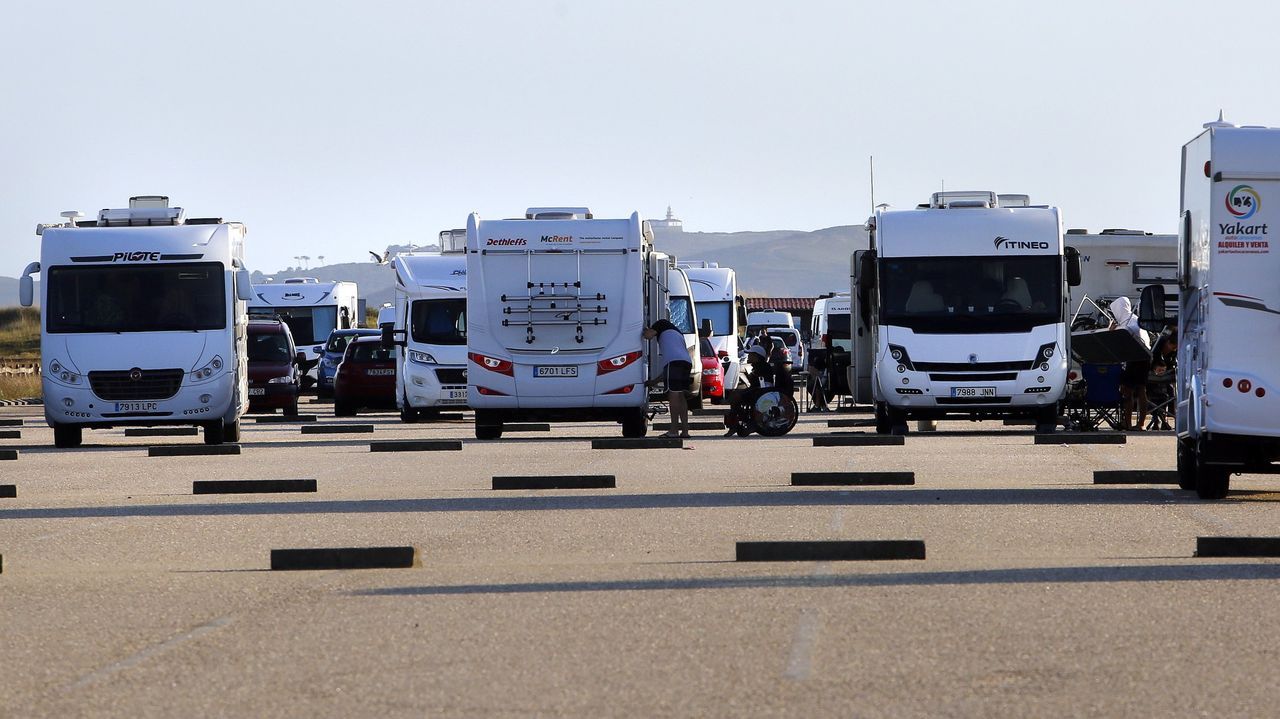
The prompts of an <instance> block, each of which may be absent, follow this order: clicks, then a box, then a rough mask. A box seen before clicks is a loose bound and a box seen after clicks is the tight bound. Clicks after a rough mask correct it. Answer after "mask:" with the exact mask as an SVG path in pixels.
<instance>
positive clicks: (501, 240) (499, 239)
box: [484, 237, 528, 247]
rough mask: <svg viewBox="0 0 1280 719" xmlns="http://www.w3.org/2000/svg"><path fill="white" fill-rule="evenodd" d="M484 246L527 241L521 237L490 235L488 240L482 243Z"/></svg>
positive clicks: (509, 245)
mask: <svg viewBox="0 0 1280 719" xmlns="http://www.w3.org/2000/svg"><path fill="white" fill-rule="evenodd" d="M484 244H485V246H486V247H494V246H506V247H511V246H520V245H526V244H528V242H526V241H525V239H524V238H523V237H490V238H489V241H488V242H486V243H484Z"/></svg>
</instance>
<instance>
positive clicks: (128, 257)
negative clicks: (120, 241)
mask: <svg viewBox="0 0 1280 719" xmlns="http://www.w3.org/2000/svg"><path fill="white" fill-rule="evenodd" d="M111 261H112V262H159V261H160V253H159V252H117V253H115V254H114V255H112V256H111Z"/></svg>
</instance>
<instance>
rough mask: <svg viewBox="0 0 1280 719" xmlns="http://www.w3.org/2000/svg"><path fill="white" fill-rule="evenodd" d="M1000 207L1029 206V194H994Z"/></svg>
mask: <svg viewBox="0 0 1280 719" xmlns="http://www.w3.org/2000/svg"><path fill="white" fill-rule="evenodd" d="M996 200H997V201H998V202H999V203H1000V206H1001V207H1030V206H1031V195H996Z"/></svg>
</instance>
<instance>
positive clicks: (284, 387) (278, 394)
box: [248, 320, 300, 416]
mask: <svg viewBox="0 0 1280 719" xmlns="http://www.w3.org/2000/svg"><path fill="white" fill-rule="evenodd" d="M248 344H249V411H250V412H273V411H275V410H277V409H279V410H283V411H284V413H285V414H286V415H289V416H293V415H296V414H298V389H299V386H300V385H299V381H298V378H299V373H298V352H297V349H296V348H295V347H294V345H293V335H292V334H291V333H290V332H289V326H288V325H286V324H285V323H283V322H280V321H279V320H250V321H249V332H248Z"/></svg>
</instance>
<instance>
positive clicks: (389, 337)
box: [379, 322, 396, 350]
mask: <svg viewBox="0 0 1280 719" xmlns="http://www.w3.org/2000/svg"><path fill="white" fill-rule="evenodd" d="M379 328H380V329H381V330H382V349H384V350H389V349H391V348H392V347H395V346H396V326H395V325H393V324H391V323H390V322H385V323H383V324H381V325H379Z"/></svg>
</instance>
